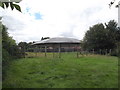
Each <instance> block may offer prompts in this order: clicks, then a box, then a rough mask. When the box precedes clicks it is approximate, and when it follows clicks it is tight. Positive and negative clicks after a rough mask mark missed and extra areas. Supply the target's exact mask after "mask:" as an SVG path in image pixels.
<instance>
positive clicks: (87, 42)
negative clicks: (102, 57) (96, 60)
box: [83, 20, 120, 52]
mask: <svg viewBox="0 0 120 90" xmlns="http://www.w3.org/2000/svg"><path fill="white" fill-rule="evenodd" d="M105 26H106V27H105ZM105 26H104V25H103V24H102V23H100V24H96V25H94V26H92V27H90V28H89V30H88V31H87V32H86V33H85V36H84V39H83V48H84V49H87V50H89V51H91V50H93V49H94V50H95V51H96V52H98V51H99V50H100V49H101V50H103V51H105V50H106V49H114V48H116V43H117V42H118V40H120V38H119V37H120V34H118V32H120V30H119V29H118V28H117V23H116V22H115V21H114V20H111V21H109V22H108V23H105Z"/></svg>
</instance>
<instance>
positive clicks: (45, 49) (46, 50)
mask: <svg viewBox="0 0 120 90" xmlns="http://www.w3.org/2000/svg"><path fill="white" fill-rule="evenodd" d="M46 52H47V46H45V57H47V54H46Z"/></svg>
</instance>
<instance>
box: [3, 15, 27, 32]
mask: <svg viewBox="0 0 120 90" xmlns="http://www.w3.org/2000/svg"><path fill="white" fill-rule="evenodd" d="M2 22H3V24H4V25H6V27H7V28H8V29H9V30H10V31H17V30H22V29H24V27H25V24H24V23H23V22H21V21H20V20H18V19H16V18H14V17H12V16H3V17H2Z"/></svg>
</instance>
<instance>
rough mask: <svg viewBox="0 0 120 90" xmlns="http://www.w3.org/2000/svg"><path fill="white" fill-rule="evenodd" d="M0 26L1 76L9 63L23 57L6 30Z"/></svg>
mask: <svg viewBox="0 0 120 90" xmlns="http://www.w3.org/2000/svg"><path fill="white" fill-rule="evenodd" d="M0 26H1V27H2V65H3V74H5V70H6V69H7V68H8V66H9V62H11V61H13V60H14V59H16V58H20V57H23V54H21V51H20V50H19V48H18V46H17V45H16V42H15V40H14V39H12V37H10V36H9V34H8V32H7V28H6V27H5V26H4V25H2V24H0ZM3 76H4V75H3ZM3 78H4V77H3Z"/></svg>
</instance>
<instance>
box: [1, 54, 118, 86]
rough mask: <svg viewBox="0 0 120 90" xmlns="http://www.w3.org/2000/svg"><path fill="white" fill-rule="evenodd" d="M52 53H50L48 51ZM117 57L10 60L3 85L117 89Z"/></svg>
mask: <svg viewBox="0 0 120 90" xmlns="http://www.w3.org/2000/svg"><path fill="white" fill-rule="evenodd" d="M51 55H52V54H51ZM117 87H118V60H117V57H111V56H100V55H88V56H81V57H79V58H76V55H75V54H74V53H62V57H61V58H60V59H59V58H57V57H56V58H53V57H51V58H49V57H46V58H45V57H37V58H24V59H19V60H16V61H13V62H12V63H11V65H10V67H9V69H8V70H7V77H6V78H5V80H4V81H3V88H117Z"/></svg>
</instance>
